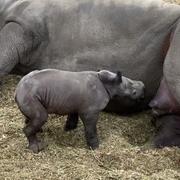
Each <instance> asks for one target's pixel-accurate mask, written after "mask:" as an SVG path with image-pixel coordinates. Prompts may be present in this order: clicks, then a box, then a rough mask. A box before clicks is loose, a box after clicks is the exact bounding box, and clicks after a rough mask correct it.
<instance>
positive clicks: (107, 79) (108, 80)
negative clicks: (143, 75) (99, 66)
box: [98, 70, 119, 84]
mask: <svg viewBox="0 0 180 180" xmlns="http://www.w3.org/2000/svg"><path fill="white" fill-rule="evenodd" d="M98 75H99V79H100V80H101V81H102V82H103V83H105V84H112V83H116V82H117V74H116V73H113V72H110V71H107V70H101V71H99V72H98ZM118 79H119V77H118Z"/></svg>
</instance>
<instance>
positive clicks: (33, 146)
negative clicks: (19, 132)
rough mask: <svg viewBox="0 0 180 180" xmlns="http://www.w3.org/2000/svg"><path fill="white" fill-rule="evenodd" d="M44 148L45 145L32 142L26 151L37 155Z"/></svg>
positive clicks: (36, 141) (35, 141)
mask: <svg viewBox="0 0 180 180" xmlns="http://www.w3.org/2000/svg"><path fill="white" fill-rule="evenodd" d="M44 148H45V144H44V143H43V142H41V141H38V140H34V141H33V142H30V143H29V146H28V149H29V150H31V151H33V152H34V153H38V152H40V151H42V150H43V149H44Z"/></svg>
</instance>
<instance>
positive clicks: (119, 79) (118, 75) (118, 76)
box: [116, 71, 122, 83]
mask: <svg viewBox="0 0 180 180" xmlns="http://www.w3.org/2000/svg"><path fill="white" fill-rule="evenodd" d="M116 75H117V81H118V82H120V83H121V82H122V73H121V72H120V71H117V73H116Z"/></svg>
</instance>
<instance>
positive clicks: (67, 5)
mask: <svg viewBox="0 0 180 180" xmlns="http://www.w3.org/2000/svg"><path fill="white" fill-rule="evenodd" d="M0 15H1V16H0V76H3V75H5V74H7V73H12V72H13V73H18V74H26V73H29V72H31V71H32V70H35V69H44V68H57V69H60V70H69V71H83V70H88V71H91V70H95V71H96V70H98V69H108V70H110V71H116V70H117V69H120V70H121V71H122V72H123V74H124V75H125V76H127V77H129V78H132V79H137V80H140V81H143V83H144V84H145V86H146V92H145V99H144V101H141V102H135V101H133V100H130V99H128V98H123V99H122V98H119V97H116V98H113V99H112V100H111V101H110V102H109V104H108V106H107V110H108V111H111V112H117V113H121V112H134V111H137V110H143V109H145V108H147V107H148V104H149V102H150V100H151V99H152V98H153V97H154V96H155V95H156V92H157V90H158V87H159V85H160V82H161V79H165V82H166V84H165V87H167V88H168V91H163V90H161V89H160V90H159V92H168V93H169V95H166V96H165V97H172V99H174V100H173V102H175V103H172V102H171V99H170V101H169V99H168V100H167V99H163V98H162V94H161V93H160V97H157V98H156V99H160V100H162V101H161V102H160V103H151V104H161V106H160V110H161V109H162V107H166V108H165V109H167V113H169V112H171V109H172V108H171V107H170V106H171V104H177V106H179V105H178V104H180V90H179V89H180V81H179V79H180V67H179V66H180V63H179V57H180V51H178V49H179V46H180V40H179V39H180V37H179V36H180V23H179V19H180V6H178V5H172V4H168V3H165V2H163V1H161V0H144V1H142V0H126V1H125V0H68V1H67V0H0ZM167 101H168V103H167ZM162 102H165V105H163V103H162ZM167 104H168V105H167ZM156 107H157V106H156ZM152 108H154V107H152ZM173 109H180V108H179V107H178V108H177V107H175V108H173ZM156 112H157V111H156ZM171 113H172V114H173V113H174V114H175V113H176V112H173V111H172V112H171ZM169 119H170V118H169ZM177 145H178V146H180V144H177Z"/></svg>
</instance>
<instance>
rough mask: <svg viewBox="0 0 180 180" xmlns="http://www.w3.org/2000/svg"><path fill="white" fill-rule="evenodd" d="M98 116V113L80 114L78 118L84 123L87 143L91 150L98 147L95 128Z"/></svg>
mask: <svg viewBox="0 0 180 180" xmlns="http://www.w3.org/2000/svg"><path fill="white" fill-rule="evenodd" d="M98 116H99V113H87V114H80V118H81V120H82V122H83V124H84V129H85V138H86V141H87V145H88V146H90V147H91V148H92V149H93V150H94V149H96V148H98V147H99V141H98V137H97V128H96V124H97V120H98Z"/></svg>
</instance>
